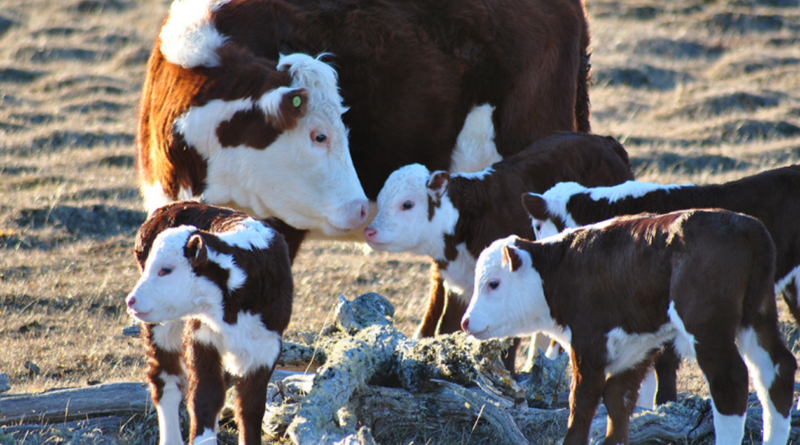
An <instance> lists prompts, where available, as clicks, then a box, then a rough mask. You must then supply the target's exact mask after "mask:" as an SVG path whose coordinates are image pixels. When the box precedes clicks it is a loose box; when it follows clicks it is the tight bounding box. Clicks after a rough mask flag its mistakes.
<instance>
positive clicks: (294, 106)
mask: <svg viewBox="0 0 800 445" xmlns="http://www.w3.org/2000/svg"><path fill="white" fill-rule="evenodd" d="M307 110H308V91H306V89H305V88H295V89H293V90H289V91H287V92H285V93H283V96H282V97H281V103H280V106H279V107H278V115H277V116H273V119H274V120H273V122H272V124H273V125H274V126H275V128H277V129H278V130H281V131H284V130H291V129H293V128H294V127H296V126H297V121H298V120H300V119H301V118H302V117H303V116H305V115H306V111H307Z"/></svg>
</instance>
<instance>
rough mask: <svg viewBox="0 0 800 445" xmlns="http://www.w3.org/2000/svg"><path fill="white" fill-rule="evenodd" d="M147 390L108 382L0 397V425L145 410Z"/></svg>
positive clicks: (47, 421)
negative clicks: (84, 386)
mask: <svg viewBox="0 0 800 445" xmlns="http://www.w3.org/2000/svg"><path fill="white" fill-rule="evenodd" d="M149 406H151V403H150V393H149V392H148V390H147V386H146V385H144V384H142V383H110V384H105V385H96V386H89V387H86V388H74V389H59V390H53V391H48V392H44V393H41V394H33V395H30V394H10V395H5V396H3V397H0V425H12V424H20V423H55V422H68V421H71V420H79V419H86V418H87V417H99V416H121V415H133V414H139V413H143V412H145V411H146V410H147V409H148V407H149Z"/></svg>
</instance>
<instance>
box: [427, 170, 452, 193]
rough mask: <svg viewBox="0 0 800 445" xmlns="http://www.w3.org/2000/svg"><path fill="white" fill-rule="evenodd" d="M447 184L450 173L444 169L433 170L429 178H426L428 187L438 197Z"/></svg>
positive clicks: (444, 190) (445, 189)
mask: <svg viewBox="0 0 800 445" xmlns="http://www.w3.org/2000/svg"><path fill="white" fill-rule="evenodd" d="M448 184H450V173H447V172H446V171H444V170H437V171H435V172H433V174H432V175H431V179H429V180H428V188H429V189H430V190H431V191H432V192H433V193H434V194H435V195H436V196H438V197H440V198H441V197H442V195H444V192H446V191H447V186H448Z"/></svg>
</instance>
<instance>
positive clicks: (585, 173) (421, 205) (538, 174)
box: [364, 133, 633, 337]
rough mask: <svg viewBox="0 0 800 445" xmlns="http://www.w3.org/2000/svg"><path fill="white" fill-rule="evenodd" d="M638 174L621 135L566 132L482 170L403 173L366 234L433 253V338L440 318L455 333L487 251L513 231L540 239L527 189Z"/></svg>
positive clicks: (416, 168)
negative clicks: (524, 200)
mask: <svg viewBox="0 0 800 445" xmlns="http://www.w3.org/2000/svg"><path fill="white" fill-rule="evenodd" d="M632 178H633V173H632V172H631V168H630V162H629V161H628V155H627V153H626V152H625V149H624V148H623V147H622V146H621V145H620V144H619V143H618V142H617V141H616V140H614V139H613V138H610V137H600V136H595V135H590V134H584V133H558V134H556V135H553V136H550V137H547V138H545V139H542V140H540V141H538V142H536V143H534V144H533V145H531V146H529V147H528V148H526V149H525V150H524V151H522V152H520V153H518V154H517V155H514V156H511V157H508V158H506V159H504V160H502V161H500V162H498V163H496V164H494V165H492V166H491V167H490V168H487V169H485V170H482V171H479V172H476V173H469V174H453V175H450V174H448V173H447V172H443V171H436V172H433V173H431V172H430V171H428V169H427V168H425V167H424V166H422V165H419V164H412V165H408V166H405V167H403V168H401V169H399V170H397V171H395V172H394V173H392V175H391V176H390V177H389V179H388V180H387V181H386V184H385V185H384V187H383V189H382V190H381V192H380V194H379V195H378V214H377V216H376V217H375V219H374V220H373V221H372V223H371V224H370V225H369V226H368V227H367V228H366V229H365V231H364V233H365V236H366V238H367V242H368V243H369V245H370V246H372V248H374V249H376V250H388V251H392V252H401V251H408V252H414V253H417V254H420V255H427V256H430V257H431V258H433V260H434V262H435V265H436V269H438V270H434V277H435V278H436V279H435V280H434V289H433V292H432V297H431V303H430V305H429V308H428V313H427V314H426V316H425V319H424V321H423V324H422V326H421V328H420V333H419V334H420V335H421V336H423V337H429V336H433V335H434V334H435V333H437V323H440V325H439V329H438V333H450V332H455V331H457V330H459V329H460V324H461V316H462V315H463V314H464V310H465V309H466V306H467V304H468V303H469V298H470V296H471V295H472V283H473V274H474V270H475V259H476V258H477V257H478V255H479V254H480V252H481V250H483V249H484V248H485V247H486V246H488V245H489V244H491V242H492V241H494V240H496V239H498V238H503V237H506V236H508V235H511V234H517V235H520V236H526V237H532V236H533V232H532V230H531V227H530V219H529V217H528V215H527V214H526V213H525V211H524V209H523V207H522V206H521V205H520V204H519V196H520V194H522V193H523V192H525V191H530V190H540V191H544V190H547V189H548V188H550V187H552V186H553V185H555V184H556V183H558V182H560V181H576V182H579V183H581V184H586V185H590V184H595V185H613V184H620V183H622V182H623V181H626V180H629V179H632ZM438 274H441V276H442V277H443V279H444V283H445V284H446V285H447V287H448V289H449V290H450V291H451V294H455V296H456V297H455V298H450V299H449V300H448V301H447V309H446V310H445V309H444V289H443V287H442V286H441V281H439V280H438ZM453 291H454V292H453ZM443 311H444V316H443V317H442V312H443ZM440 317H441V322H440Z"/></svg>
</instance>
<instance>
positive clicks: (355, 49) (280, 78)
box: [137, 0, 590, 240]
mask: <svg viewBox="0 0 800 445" xmlns="http://www.w3.org/2000/svg"><path fill="white" fill-rule="evenodd" d="M588 46H589V32H588V25H587V21H586V16H585V11H584V7H583V3H582V2H581V1H580V0H526V1H516V0H515V1H512V2H510V3H508V4H505V3H504V4H498V3H497V2H495V1H493V0H456V1H453V2H444V3H443V2H441V1H439V0H413V1H405V0H387V1H382V2H378V3H375V2H370V1H364V0H335V1H327V0H312V1H302V2H301V1H294V0H248V1H224V0H223V1H213V0H199V1H190V0H176V1H175V2H174V3H173V6H172V10H171V14H170V17H169V19H168V20H167V22H166V23H165V25H164V27H163V29H162V32H161V34H160V37H159V39H158V41H157V42H156V45H155V48H154V50H153V52H152V55H151V58H150V61H149V64H148V69H147V79H146V81H145V87H144V89H143V94H142V104H141V112H140V116H139V131H138V141H137V142H138V147H139V170H140V178H141V184H142V185H141V188H142V191H143V193H144V194H145V195H146V196H147V198H148V199H147V208H148V210H152V209H154V208H156V207H157V206H158V205H161V204H163V203H165V202H167V201H172V200H175V199H180V198H189V197H194V198H200V197H202V198H203V199H205V201H206V202H209V203H211V204H219V205H228V204H230V205H232V206H235V207H239V208H242V209H244V210H246V211H248V212H250V213H251V214H253V215H256V216H258V217H259V218H265V217H268V216H274V217H278V218H281V219H282V220H284V221H285V222H286V223H287V224H289V225H290V226H292V227H294V228H296V229H300V230H313V231H315V232H317V233H319V232H322V233H323V234H324V235H326V236H338V235H341V233H342V232H344V231H346V230H347V229H352V228H353V226H354V225H358V224H360V223H363V221H364V218H365V217H366V215H365V214H364V213H365V212H363V210H364V207H363V206H364V204H365V203H366V197H369V198H370V199H375V198H376V197H377V194H378V192H379V191H380V189H381V187H382V186H383V183H384V182H385V180H386V178H387V177H388V176H389V174H390V173H391V172H393V171H394V170H396V169H397V168H399V167H401V166H403V165H407V164H411V163H421V164H423V165H426V166H427V167H429V168H430V169H432V170H449V171H465V170H466V171H474V170H479V169H482V168H484V167H486V166H488V165H490V164H491V163H492V162H494V161H497V160H499V159H500V158H501V157H506V156H510V155H513V154H514V153H517V152H519V151H521V150H522V149H524V148H525V147H526V146H528V145H529V144H531V143H533V142H534V141H536V140H539V139H541V138H543V137H546V136H547V135H549V134H551V133H553V132H555V131H576V130H577V131H582V132H587V131H589V130H590V125H589V96H588V80H589V67H590V65H589V54H588ZM509 48H514V51H511V52H509V50H508V49H509ZM326 52H329V53H330V55H329V56H327V57H326V58H325V60H326V61H328V62H330V63H331V65H327V64H325V63H323V62H321V61H319V60H316V59H314V58H312V57H310V56H309V55H312V56H316V55H318V54H321V53H326ZM331 66H335V68H336V71H335V72H334V71H333V69H332V68H331ZM337 77H338V85H339V86H340V87H341V92H339V91H337V89H336V86H337ZM340 94H341V96H340ZM281 95H282V97H283V98H282V99H280V97H281ZM279 99H280V100H279ZM297 101H299V102H300V103H301V104H302V105H301V106H299V107H294V104H295V103H296V102H297ZM278 103H280V104H282V107H279V109H276V107H275V105H276V104H278ZM342 103H345V104H346V105H347V106H348V107H349V109H348V111H347V112H346V113H344V114H343V111H344V108H343V107H342ZM314 116H316V118H315V117H314ZM342 122H344V124H345V125H346V126H347V127H349V130H347V129H346V128H345V126H344V125H342ZM319 135H322V136H325V140H324V141H322V142H320V141H319V140H318V139H317V136H319ZM318 144H323V145H322V147H320V146H319V145H318ZM326 145H329V146H328V147H326ZM321 148H326V150H324V149H321ZM351 156H352V157H351ZM356 172H357V173H358V177H356ZM359 181H360V184H361V186H363V190H364V192H366V196H365V193H364V192H362V191H361V188H360V187H359V186H358V182H359ZM278 191H280V193H278ZM360 235H361V233H360V231H359V236H360ZM361 239H362V240H363V238H361Z"/></svg>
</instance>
